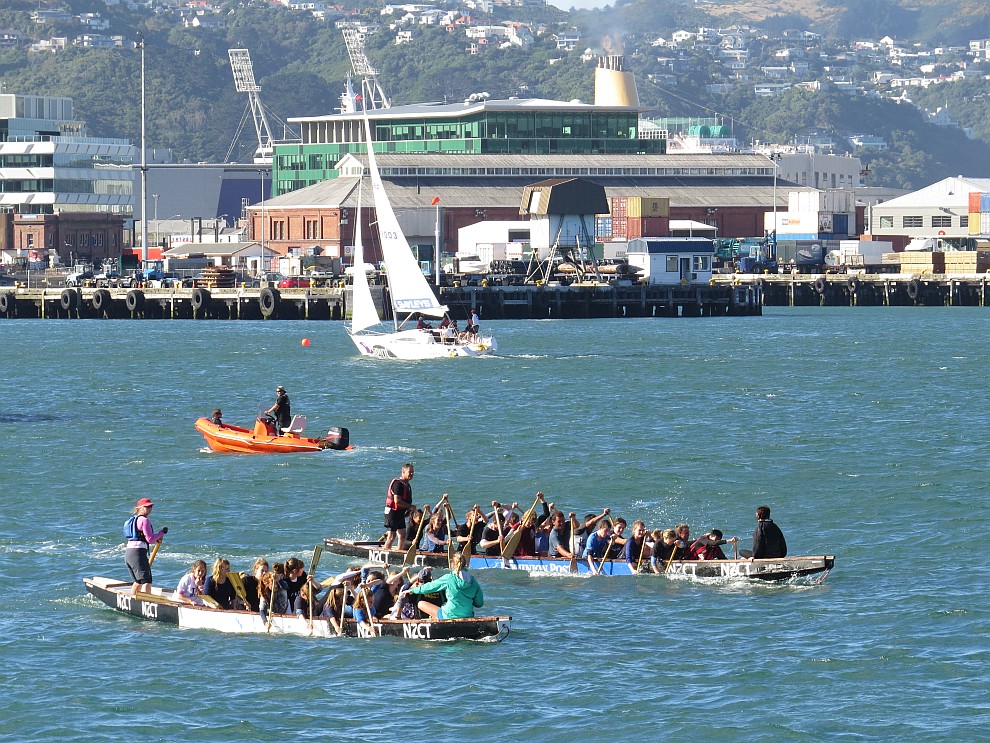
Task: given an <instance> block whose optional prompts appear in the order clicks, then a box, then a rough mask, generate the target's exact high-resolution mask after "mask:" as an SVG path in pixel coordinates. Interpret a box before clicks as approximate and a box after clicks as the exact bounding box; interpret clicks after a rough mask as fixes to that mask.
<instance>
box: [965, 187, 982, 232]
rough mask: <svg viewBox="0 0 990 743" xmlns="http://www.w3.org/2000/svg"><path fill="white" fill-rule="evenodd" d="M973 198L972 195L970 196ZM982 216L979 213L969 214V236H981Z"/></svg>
mask: <svg viewBox="0 0 990 743" xmlns="http://www.w3.org/2000/svg"><path fill="white" fill-rule="evenodd" d="M970 196H972V194H970ZM981 216H982V215H981V214H980V213H979V212H970V213H969V223H968V224H969V234H970V235H979V234H980V217H981Z"/></svg>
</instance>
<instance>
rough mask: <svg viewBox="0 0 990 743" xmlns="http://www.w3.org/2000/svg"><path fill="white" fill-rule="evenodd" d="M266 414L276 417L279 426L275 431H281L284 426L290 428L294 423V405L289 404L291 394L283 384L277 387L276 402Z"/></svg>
mask: <svg viewBox="0 0 990 743" xmlns="http://www.w3.org/2000/svg"><path fill="white" fill-rule="evenodd" d="M265 414H266V415H270V416H273V417H274V418H275V422H276V423H275V425H276V426H277V427H278V429H277V430H276V432H275V433H281V432H282V429H283V428H288V427H289V424H291V423H292V406H291V405H290V404H289V395H288V394H287V393H286V391H285V387H283V386H282V385H279V386H278V387H276V388H275V404H274V405H272V406H271V407H270V408H268V410H266V411H265Z"/></svg>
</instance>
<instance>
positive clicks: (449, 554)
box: [444, 503, 457, 570]
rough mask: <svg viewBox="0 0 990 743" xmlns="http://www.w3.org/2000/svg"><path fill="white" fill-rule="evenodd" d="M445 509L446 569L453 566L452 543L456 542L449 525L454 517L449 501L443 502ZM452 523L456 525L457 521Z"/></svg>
mask: <svg viewBox="0 0 990 743" xmlns="http://www.w3.org/2000/svg"><path fill="white" fill-rule="evenodd" d="M444 505H445V506H446V511H447V569H448V570H449V569H451V568H452V567H454V544H455V543H456V542H457V537H456V536H455V535H454V530H453V529H452V528H451V527H450V521H451V519H453V518H454V509H453V508H451V507H450V504H449V503H446V504H444ZM454 525H455V526H456V525H457V521H456V520H455V521H454Z"/></svg>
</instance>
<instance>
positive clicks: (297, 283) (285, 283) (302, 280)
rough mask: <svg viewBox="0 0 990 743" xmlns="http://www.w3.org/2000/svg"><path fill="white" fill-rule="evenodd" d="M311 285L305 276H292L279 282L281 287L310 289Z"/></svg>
mask: <svg viewBox="0 0 990 743" xmlns="http://www.w3.org/2000/svg"><path fill="white" fill-rule="evenodd" d="M311 285H312V284H311V282H310V280H309V279H307V278H306V277H305V276H290V277H289V278H287V279H282V280H281V281H280V282H278V288H279V289H308V288H309V287H310V286H311Z"/></svg>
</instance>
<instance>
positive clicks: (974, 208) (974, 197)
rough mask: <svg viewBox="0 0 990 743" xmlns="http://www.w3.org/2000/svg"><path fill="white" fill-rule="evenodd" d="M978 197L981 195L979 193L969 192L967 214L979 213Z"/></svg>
mask: <svg viewBox="0 0 990 743" xmlns="http://www.w3.org/2000/svg"><path fill="white" fill-rule="evenodd" d="M980 196H982V194H981V193H980V192H979V191H970V192H969V213H970V214H972V213H973V212H978V211H980Z"/></svg>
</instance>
